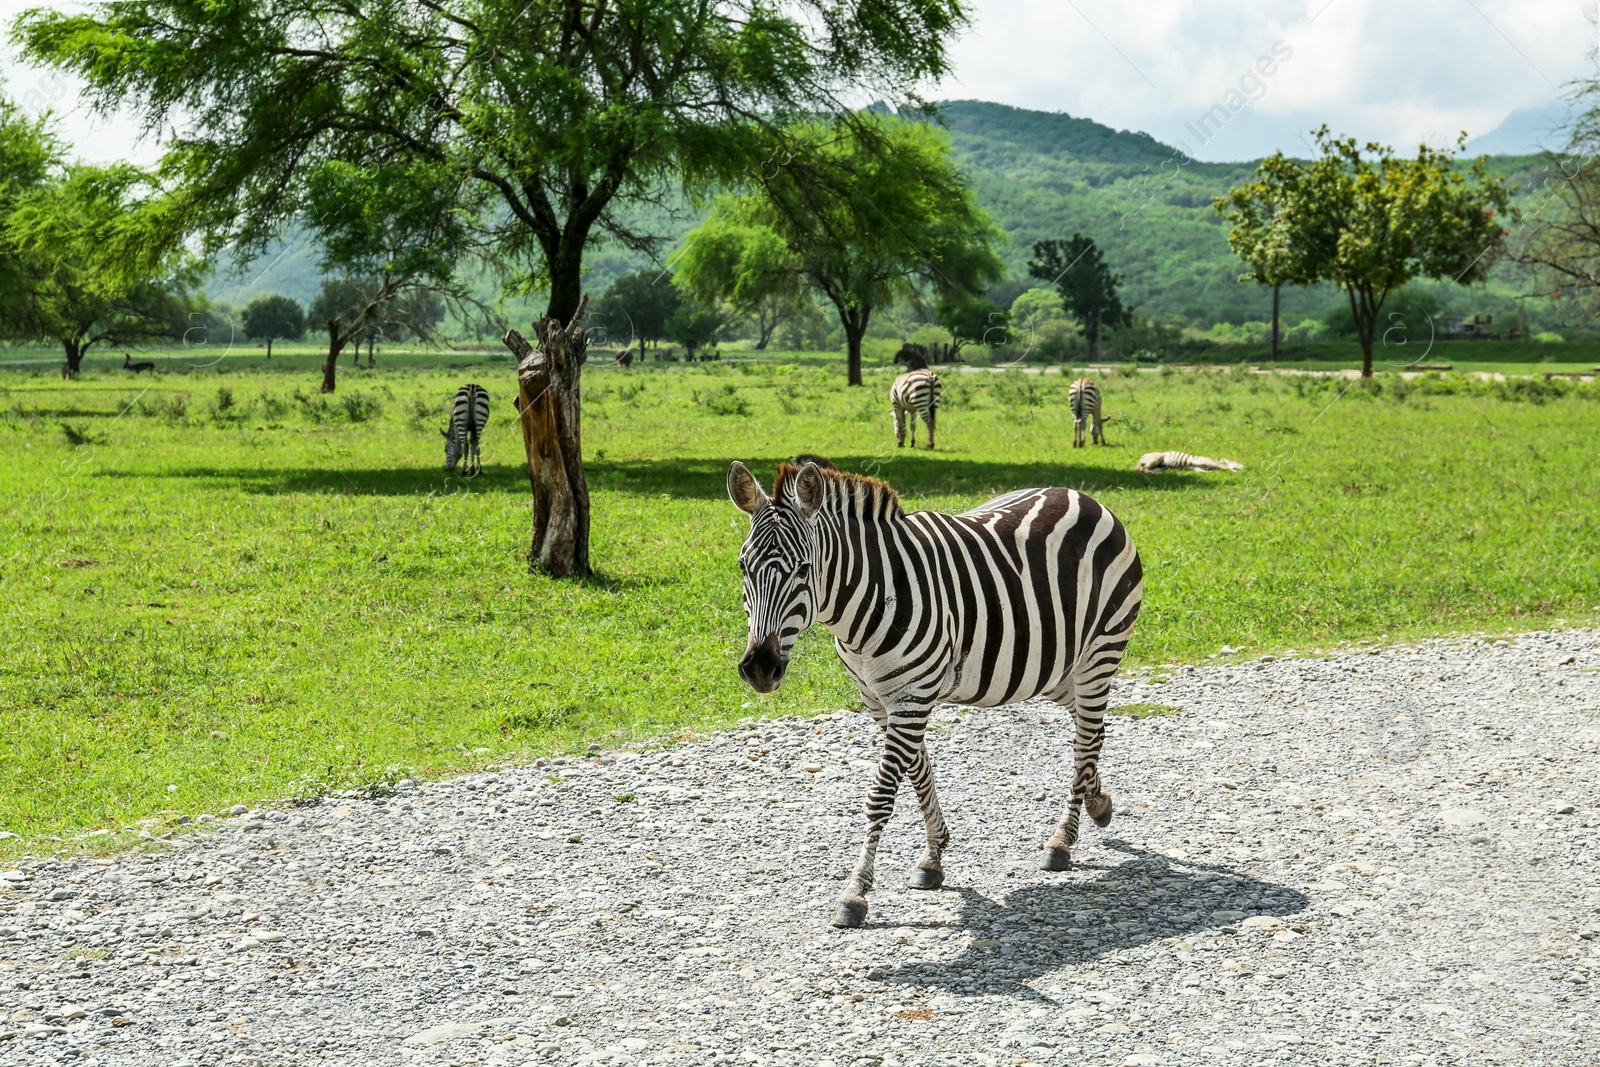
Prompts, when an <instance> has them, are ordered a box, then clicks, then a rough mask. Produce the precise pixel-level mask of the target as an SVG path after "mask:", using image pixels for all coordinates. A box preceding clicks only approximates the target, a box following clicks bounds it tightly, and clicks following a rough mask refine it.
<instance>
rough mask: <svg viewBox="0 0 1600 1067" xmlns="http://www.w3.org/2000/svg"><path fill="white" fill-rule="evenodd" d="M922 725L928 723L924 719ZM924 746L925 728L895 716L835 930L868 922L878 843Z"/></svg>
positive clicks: (836, 914) (841, 897) (886, 736)
mask: <svg viewBox="0 0 1600 1067" xmlns="http://www.w3.org/2000/svg"><path fill="white" fill-rule="evenodd" d="M874 718H876V716H874ZM923 722H924V723H925V722H926V717H925V716H924V717H923ZM921 745H922V726H920V725H919V726H915V727H908V726H906V725H905V724H902V723H897V722H896V721H895V720H894V718H893V717H892V716H891V717H890V718H889V719H888V723H887V729H886V730H885V731H884V735H883V755H882V756H881V757H880V758H879V759H878V773H877V775H876V777H874V778H873V780H872V785H871V787H870V788H869V789H868V790H867V839H866V841H865V842H863V843H862V846H861V858H860V859H859V860H857V861H856V869H855V870H854V871H853V872H852V873H851V875H850V880H849V881H848V882H846V883H845V886H844V892H842V893H840V894H839V906H838V907H837V908H835V909H834V912H833V925H835V926H842V927H847V928H849V927H857V926H862V925H864V924H865V923H866V921H867V894H868V893H870V892H871V891H872V883H873V875H874V865H875V863H876V861H877V856H878V841H879V840H880V839H881V838H882V837H883V829H884V827H886V826H888V825H889V816H890V815H892V814H894V795H895V793H897V792H898V791H899V789H900V779H901V778H902V777H903V776H904V775H905V773H906V771H907V769H908V768H910V766H911V763H912V761H913V759H914V758H915V756H916V752H917V749H918V748H920V747H921Z"/></svg>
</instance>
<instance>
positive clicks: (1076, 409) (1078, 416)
mask: <svg viewBox="0 0 1600 1067" xmlns="http://www.w3.org/2000/svg"><path fill="white" fill-rule="evenodd" d="M1067 405H1068V406H1069V407H1071V408H1072V447H1073V448H1082V447H1083V426H1084V423H1085V422H1087V421H1089V420H1090V419H1092V420H1093V421H1094V425H1093V428H1092V430H1091V431H1090V432H1091V433H1092V434H1093V435H1094V443H1095V444H1097V445H1103V444H1105V443H1106V429H1105V421H1104V420H1103V419H1101V418H1100V387H1099V386H1098V385H1096V384H1094V381H1093V380H1092V379H1089V378H1079V379H1078V380H1077V381H1075V382H1073V383H1072V388H1070V389H1068V390H1067Z"/></svg>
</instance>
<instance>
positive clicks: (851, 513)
mask: <svg viewBox="0 0 1600 1067" xmlns="http://www.w3.org/2000/svg"><path fill="white" fill-rule="evenodd" d="M728 493H729V495H730V496H731V497H732V498H733V500H734V503H735V504H737V505H738V506H739V508H740V509H741V510H743V511H745V512H747V513H748V514H749V515H750V516H751V521H750V535H749V537H748V538H747V539H746V540H745V543H744V548H743V550H742V551H741V552H740V554H739V565H740V568H741V569H742V571H743V573H744V598H745V609H746V611H747V613H748V615H749V621H750V632H749V640H748V642H747V644H746V647H745V653H744V656H743V658H742V659H740V661H739V674H740V676H741V677H743V678H744V680H745V681H746V682H748V683H749V684H750V686H751V687H752V688H754V689H756V690H757V691H758V692H764V693H765V692H771V691H772V690H774V689H776V688H777V687H778V685H779V684H780V683H781V682H782V680H783V676H784V673H785V671H786V670H787V669H788V663H789V655H790V651H791V649H792V648H793V646H794V641H795V638H796V637H797V636H798V635H799V634H800V633H801V632H802V631H803V630H805V629H807V628H808V627H809V626H810V625H811V624H812V623H813V622H815V621H820V622H821V623H822V624H823V625H824V626H826V627H827V628H828V629H829V630H830V631H831V632H832V633H833V636H834V647H835V649H836V650H837V652H838V654H839V658H840V659H841V660H843V662H844V665H845V669H846V670H848V671H849V672H850V676H851V677H852V678H853V679H854V680H855V683H856V686H857V688H858V689H859V690H860V691H861V699H862V702H863V703H864V704H865V706H866V710H867V711H868V712H870V713H871V715H872V716H873V718H874V719H875V720H877V722H878V725H879V726H880V727H881V728H882V729H883V730H884V734H885V736H884V746H883V756H882V758H881V760H880V762H879V764H878V773H877V777H876V779H875V780H874V782H873V784H872V786H871V789H870V791H869V792H868V795H867V837H866V843H865V845H864V846H863V848H862V852H861V858H860V861H859V862H858V863H857V865H856V868H855V871H854V873H853V874H852V875H851V877H850V881H849V882H848V884H847V885H846V886H845V889H844V892H843V894H842V895H841V896H840V898H839V909H838V911H837V912H836V913H835V915H834V923H835V925H840V926H859V925H860V924H861V923H862V922H863V921H865V917H866V911H867V904H866V894H867V892H868V890H870V889H871V888H872V883H873V862H874V857H875V855H876V852H877V847H878V839H879V837H880V836H881V835H882V833H883V829H884V826H885V825H886V824H887V823H888V821H889V815H890V812H891V811H892V810H893V806H894V796H895V792H896V790H897V789H898V787H899V783H900V779H901V778H902V777H908V778H910V780H911V784H912V786H913V787H914V788H915V789H916V793H917V799H918V802H919V804H920V806H921V808H922V815H923V821H924V823H925V825H926V829H927V838H928V850H927V853H926V854H925V855H924V856H923V858H922V860H921V861H920V862H919V863H918V864H917V868H916V870H915V871H914V872H913V873H912V883H911V884H912V886H913V887H915V888H922V889H933V888H937V887H938V886H939V885H941V884H943V881H944V873H943V869H942V866H941V864H942V860H941V857H942V854H943V851H944V848H945V846H946V845H947V844H948V843H949V840H950V833H949V830H948V829H947V828H946V826H945V822H944V816H943V815H942V813H941V812H940V810H939V800H938V797H937V795H936V793H935V791H934V785H933V771H932V768H931V766H930V764H929V762H928V751H927V746H926V744H925V742H924V731H925V730H926V728H927V724H928V717H929V715H930V713H931V712H932V710H933V707H934V705H935V704H936V703H939V702H942V701H948V702H953V703H959V704H968V705H976V706H980V707H992V706H996V705H1000V704H1009V703H1012V702H1013V701H1018V700H1026V699H1028V698H1030V697H1037V696H1044V697H1048V698H1049V699H1051V700H1055V701H1058V702H1060V703H1061V704H1063V705H1065V706H1066V707H1067V708H1068V709H1070V710H1071V712H1072V716H1073V720H1074V722H1075V723H1076V727H1077V729H1076V734H1075V737H1074V744H1073V748H1074V755H1075V772H1074V775H1073V781H1072V792H1071V796H1070V797H1069V798H1068V799H1067V801H1066V803H1065V805H1064V807H1063V809H1062V813H1061V818H1060V821H1059V822H1058V824H1057V826H1056V831H1055V834H1054V836H1052V837H1051V838H1050V840H1049V842H1048V843H1047V844H1046V845H1045V846H1044V847H1045V849H1046V853H1045V862H1044V866H1045V868H1046V869H1048V870H1063V869H1065V868H1066V866H1067V865H1068V859H1069V857H1068V850H1069V849H1070V848H1071V847H1072V846H1073V845H1074V844H1075V843H1076V842H1077V839H1078V818H1079V809H1080V807H1085V808H1087V810H1088V812H1089V815H1090V816H1091V817H1092V818H1094V820H1095V821H1096V822H1097V823H1099V824H1100V825H1102V826H1103V825H1105V824H1106V823H1107V822H1109V821H1110V818H1111V797H1110V795H1109V794H1108V793H1106V792H1105V791H1104V789H1103V788H1102V786H1101V782H1100V775H1099V771H1098V763H1099V757H1100V746H1101V741H1102V737H1103V731H1104V726H1103V722H1104V715H1105V708H1106V699H1107V696H1108V694H1109V692H1110V687H1111V676H1112V675H1113V674H1114V673H1115V672H1116V669H1117V666H1118V664H1119V663H1120V662H1121V660H1122V653H1123V650H1124V649H1125V648H1126V647H1127V644H1128V638H1129V636H1130V635H1131V634H1132V632H1133V623H1134V619H1135V618H1136V617H1137V615H1138V613H1139V604H1140V600H1141V598H1142V596H1143V591H1144V582H1143V577H1142V574H1143V572H1142V570H1141V568H1140V564H1139V553H1138V551H1137V550H1136V549H1135V548H1134V545H1133V542H1132V540H1131V539H1130V538H1129V537H1128V533H1127V531H1126V530H1125V529H1124V528H1123V526H1122V524H1121V523H1120V522H1118V521H1117V519H1116V518H1115V517H1114V516H1112V514H1111V513H1110V512H1109V511H1107V510H1106V509H1105V508H1104V507H1102V506H1101V505H1100V504H1098V503H1096V502H1095V501H1094V500H1092V499H1090V498H1089V497H1087V496H1084V495H1083V494H1082V493H1079V492H1076V491H1074V490H1071V489H1022V490H1018V491H1017V492H1013V493H1007V494H1006V495H1004V496H1000V497H996V498H995V499H993V500H991V501H989V502H988V503H986V504H982V505H980V506H979V507H977V508H975V509H973V510H972V511H968V512H965V513H963V514H960V515H946V514H941V513H938V512H916V513H913V514H907V513H906V512H904V511H903V510H901V507H900V501H899V498H898V497H897V496H896V495H895V493H894V491H893V490H892V489H890V488H889V487H888V486H887V485H884V484H883V483H882V482H877V481H873V480H872V479H869V478H862V477H859V476H857V475H853V474H844V473H841V472H839V471H835V470H824V469H822V468H820V467H817V466H816V465H814V464H807V465H805V466H803V467H792V466H789V465H787V464H785V465H783V466H781V467H779V469H778V480H777V484H776V485H775V486H774V488H773V493H772V496H771V497H770V498H769V497H768V496H767V494H766V493H765V492H763V491H762V489H761V487H760V486H759V485H757V484H756V481H755V478H754V477H753V476H752V475H751V474H750V471H749V470H748V469H746V467H745V466H744V464H742V463H735V464H733V466H732V468H731V469H730V470H729V472H728Z"/></svg>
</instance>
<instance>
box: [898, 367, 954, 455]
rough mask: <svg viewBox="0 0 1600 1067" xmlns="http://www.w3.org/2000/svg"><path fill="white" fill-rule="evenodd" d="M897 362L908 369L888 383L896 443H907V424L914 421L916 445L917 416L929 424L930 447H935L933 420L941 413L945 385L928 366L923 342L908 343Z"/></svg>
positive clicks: (902, 444) (914, 446)
mask: <svg viewBox="0 0 1600 1067" xmlns="http://www.w3.org/2000/svg"><path fill="white" fill-rule="evenodd" d="M894 361H895V362H896V363H902V364H904V365H905V366H906V367H908V368H909V369H908V370H907V371H906V372H905V373H904V374H902V375H900V377H898V378H896V379H895V380H894V384H893V385H891V386H889V403H890V405H892V406H893V408H894V445H895V447H896V448H900V447H902V446H904V445H905V443H906V423H907V422H909V423H910V424H911V447H912V448H916V447H917V418H918V417H919V416H920V417H921V419H922V421H923V422H925V423H926V424H927V426H928V448H929V449H930V450H931V449H932V448H933V428H934V421H935V419H936V418H937V416H938V414H939V395H940V394H941V393H943V392H944V384H943V383H942V382H940V381H939V376H938V375H937V374H935V373H933V371H931V370H929V369H928V356H927V352H926V350H924V349H923V347H922V346H921V345H905V346H903V347H902V348H901V349H900V351H899V352H897V353H895V357H894Z"/></svg>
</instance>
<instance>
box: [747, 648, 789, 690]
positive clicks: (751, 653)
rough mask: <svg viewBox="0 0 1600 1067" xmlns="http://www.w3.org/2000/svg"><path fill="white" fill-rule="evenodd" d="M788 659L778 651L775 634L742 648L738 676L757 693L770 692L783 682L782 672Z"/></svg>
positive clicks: (787, 665)
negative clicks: (742, 654) (742, 653)
mask: <svg viewBox="0 0 1600 1067" xmlns="http://www.w3.org/2000/svg"><path fill="white" fill-rule="evenodd" d="M788 669H789V661H788V660H787V659H785V658H784V657H783V655H782V654H781V653H780V652H779V651H778V636H777V635H776V634H774V635H772V636H771V637H769V638H767V639H766V640H765V641H762V642H760V643H757V644H751V645H750V646H749V647H748V648H746V649H745V650H744V657H743V658H742V659H740V660H739V677H741V678H743V679H744V681H745V684H746V685H748V686H749V687H750V688H751V689H754V690H755V691H756V692H758V693H770V692H772V691H773V690H774V689H777V688H778V686H779V685H781V684H782V683H783V672H784V671H786V670H788Z"/></svg>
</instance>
